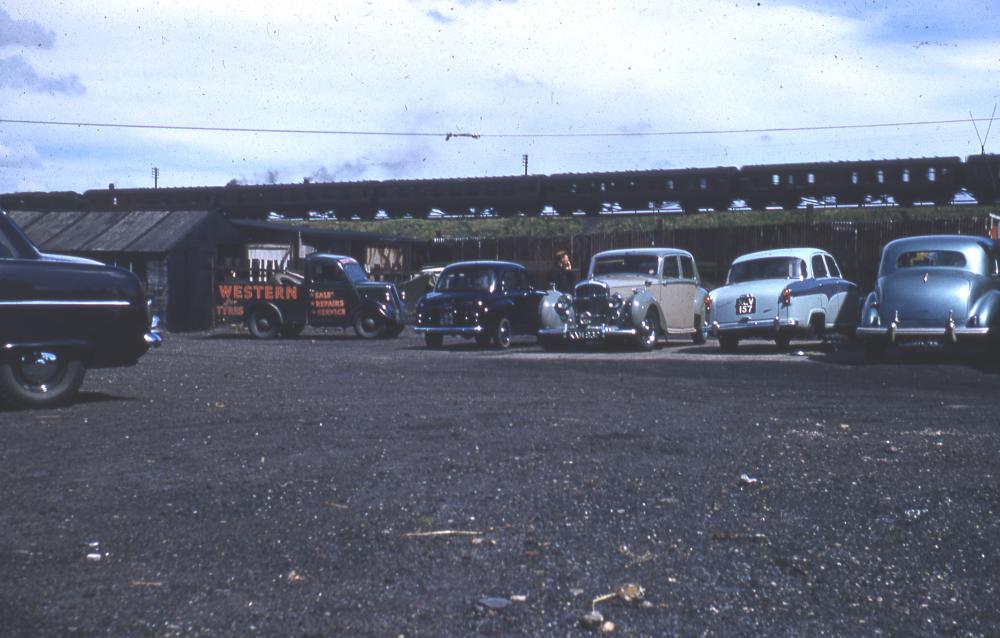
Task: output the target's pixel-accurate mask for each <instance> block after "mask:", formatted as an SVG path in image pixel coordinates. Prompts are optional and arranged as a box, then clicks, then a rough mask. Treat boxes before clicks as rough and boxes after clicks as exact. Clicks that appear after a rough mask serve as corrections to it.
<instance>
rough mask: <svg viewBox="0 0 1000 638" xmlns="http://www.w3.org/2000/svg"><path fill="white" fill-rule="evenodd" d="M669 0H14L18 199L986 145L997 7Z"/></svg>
mask: <svg viewBox="0 0 1000 638" xmlns="http://www.w3.org/2000/svg"><path fill="white" fill-rule="evenodd" d="M658 4H659V5H664V6H642V5H641V4H633V3H593V4H591V3H580V2H578V1H577V2H569V1H561V0H560V1H555V0H553V1H545V2H541V1H540V2H530V1H524V0H522V1H519V2H498V1H484V0H478V1H473V0H466V1H460V2H443V1H436V0H396V1H392V0H387V1H385V2H354V1H350V0H348V1H342V2H336V3H327V2H309V1H304V2H297V3H288V2H280V3H279V2H267V1H264V2H255V3H245V2H239V3H238V2H228V1H226V0H218V1H216V2H213V3H204V2H200V1H195V0H176V1H174V2H170V3H154V2H132V1H122V0H118V1H112V0H97V1H96V2H91V3H66V2H51V1H48V0H38V1H34V2H28V1H24V0H7V1H6V2H5V3H4V5H3V7H0V120H2V121H0V192H13V191H31V190H76V191H83V190H87V189H90V188H103V187H105V186H107V184H109V183H115V184H116V185H118V186H120V187H142V186H151V185H152V177H151V169H152V167H153V166H156V167H158V168H159V169H160V185H161V186H189V185H221V184H225V183H226V182H228V181H230V180H232V179H235V180H238V181H241V182H246V183H266V182H268V181H273V180H276V181H280V182H300V181H302V180H303V179H304V178H311V179H319V180H362V179H411V178H415V179H422V178H435V177H466V176H491V175H511V174H518V173H520V172H521V171H522V170H523V169H522V165H521V161H522V155H523V154H528V156H529V171H530V172H532V173H547V174H552V173H564V172H589V171H604V170H641V169H649V168H671V167H689V166H722V165H726V166H741V165H748V164H761V163H779V162H781V163H783V162H797V161H823V160H855V159H878V158H894V157H922V156H934V155H958V156H965V155H968V154H971V153H976V152H979V149H980V141H979V139H978V137H977V133H976V130H975V128H974V127H973V125H972V123H971V122H970V121H969V116H970V112H971V113H972V115H973V116H974V117H976V118H986V119H988V118H989V116H990V114H991V113H992V111H993V108H994V106H995V105H996V104H997V103H998V102H1000V30H998V29H996V28H995V25H996V24H1000V8H998V5H997V4H996V3H992V2H950V3H941V2H925V1H923V0H921V1H916V2H906V1H905V0H904V1H900V2H888V1H882V0H842V1H826V2H823V1H819V0H815V1H813V0H804V1H800V2H787V1H769V0H760V1H759V2H758V1H756V0H754V1H750V2H733V1H721V0H719V1H716V0H690V1H689V0H673V1H672V2H670V3H658ZM11 120H19V121H42V122H49V123H51V124H46V125H43V124H29V123H23V122H14V121H11ZM952 120H958V121H957V122H952V123H947V124H926V125H919V126H891V127H872V128H846V129H826V130H816V128H815V127H828V126H832V125H852V126H853V125H868V124H884V123H910V122H944V121H952ZM56 122H64V123H65V122H69V123H102V124H119V125H137V126H144V125H152V126H160V127H173V126H180V127H194V128H198V129H206V128H219V129H227V128H228V129H234V128H236V129H268V130H272V131H274V130H282V131H314V132H313V133H293V132H261V131H259V130H258V131H208V130H177V129H172V128H114V127H107V126H103V127H91V126H67V125H62V124H54V123H56ZM978 126H979V134H980V135H982V134H984V133H985V132H986V127H987V126H988V123H987V122H986V121H980V122H979V123H978ZM788 128H795V129H801V128H806V129H813V130H795V131H773V130H768V129H788ZM747 130H750V131H754V132H734V133H723V132H720V131H747ZM316 131H321V132H322V133H320V132H316ZM695 131H709V132H711V133H700V134H693V133H692V132H695ZM361 133H365V134H361ZM447 133H452V134H456V135H454V136H453V137H451V138H450V139H448V137H447ZM640 133H641V134H643V135H636V134H640ZM472 135H479V136H480V137H478V138H476V137H472ZM998 140H1000V125H998V126H995V127H994V128H993V130H991V133H990V138H989V140H988V141H987V151H992V152H1000V144H998V143H997V142H998Z"/></svg>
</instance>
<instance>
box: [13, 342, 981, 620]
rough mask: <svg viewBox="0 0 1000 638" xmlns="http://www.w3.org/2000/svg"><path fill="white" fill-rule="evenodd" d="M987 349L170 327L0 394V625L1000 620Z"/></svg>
mask: <svg viewBox="0 0 1000 638" xmlns="http://www.w3.org/2000/svg"><path fill="white" fill-rule="evenodd" d="M968 355H969V353H967V352H966V353H963V352H951V351H944V350H936V351H935V350H931V351H907V352H901V353H898V354H896V355H894V356H893V357H891V358H890V359H889V360H888V361H886V362H885V363H883V364H879V365H868V364H865V363H863V362H862V357H861V355H860V353H859V352H858V351H857V350H854V349H851V348H849V347H845V348H843V349H840V350H837V351H832V352H830V351H826V350H823V349H820V348H819V347H817V346H816V344H813V345H812V347H809V348H806V349H804V350H802V351H798V352H793V353H790V354H776V353H774V351H773V349H772V348H771V347H770V346H768V345H765V344H763V343H762V344H761V345H759V346H751V347H748V348H743V349H742V350H741V351H740V352H739V353H738V354H735V355H722V354H720V353H719V351H718V349H717V348H716V347H714V346H712V345H711V344H710V345H709V346H705V347H692V346H689V345H686V344H671V345H668V346H664V347H661V348H659V349H658V350H657V351H655V352H653V353H648V354H646V353H634V352H616V351H587V352H567V353H555V354H554V353H546V352H543V351H542V350H540V349H539V348H538V347H537V346H535V344H534V343H533V342H532V340H530V339H523V338H522V339H520V340H518V341H517V342H516V344H515V347H514V348H513V349H512V350H511V351H508V352H492V351H479V350H476V349H475V348H473V347H470V346H469V345H466V344H465V343H462V342H455V341H446V347H445V348H444V349H443V350H440V351H429V350H426V349H425V348H424V347H423V341H422V339H420V338H418V337H416V336H415V335H413V334H412V333H411V332H409V331H407V332H405V333H404V335H403V336H402V337H400V338H399V339H393V340H386V341H378V342H363V341H360V340H358V339H355V338H353V337H350V336H343V335H341V334H340V333H339V332H337V331H331V332H310V331H308V330H307V332H306V333H304V335H303V337H302V338H299V339H296V340H278V341H272V342H258V341H253V340H251V339H250V338H249V337H247V336H246V335H245V334H243V333H238V332H232V331H228V330H220V331H216V332H212V333H202V334H194V335H169V338H168V339H167V342H166V343H165V345H164V347H162V348H161V349H159V350H157V351H155V352H153V353H150V354H149V355H147V356H146V357H145V358H144V359H143V360H142V361H141V362H140V363H139V365H138V366H136V367H134V368H129V369H116V370H99V371H91V372H90V373H89V374H88V377H87V380H86V381H85V383H84V387H83V393H82V395H81V396H80V398H79V400H78V401H77V402H76V403H74V404H73V405H70V406H67V407H64V408H60V409H55V410H45V411H33V412H32V411H25V412H14V411H9V410H2V411H0V432H2V435H3V445H2V448H0V503H2V507H0V573H2V574H3V579H2V580H0V627H2V629H0V633H2V634H4V635H6V636H32V637H33V636H49V635H58V636H64V635H67V636H255V635H262V636H334V635H339V636H390V637H396V636H586V635H593V634H595V633H598V632H599V631H600V629H599V628H598V629H589V628H587V627H585V626H584V624H583V621H584V617H585V615H586V614H588V612H591V611H592V610H596V611H598V612H600V614H601V615H602V616H603V618H604V621H606V622H609V623H613V625H614V627H613V629H612V627H611V626H610V625H607V626H605V627H604V629H605V630H611V632H610V633H611V635H622V636H664V635H684V636H693V635H768V636H812V635H830V636H849V635H858V636H871V635H878V634H885V635H908V636H912V635H954V636H979V635H984V636H985V635H998V634H1000V611H998V607H997V602H996V601H997V596H998V593H1000V523H998V513H1000V489H998V486H1000V482H998V477H997V472H998V471H1000V470H998V468H1000V464H998V460H997V458H998V451H1000V436H998V418H997V414H998V407H1000V394H998V392H997V381H998V375H997V374H996V372H995V371H993V370H991V369H989V368H988V367H986V366H983V365H979V363H977V359H976V358H975V357H970V356H968ZM630 585H635V586H636V587H631V586H630ZM638 587H641V588H642V589H643V591H644V596H643V597H642V598H641V599H639V600H634V599H633V600H627V598H630V596H627V595H622V594H635V593H636V590H637V588H638ZM605 594H611V596H608V597H606V599H604V600H600V601H599V602H597V603H596V604H595V603H594V602H593V601H594V600H595V599H598V598H600V597H602V596H604V595H605Z"/></svg>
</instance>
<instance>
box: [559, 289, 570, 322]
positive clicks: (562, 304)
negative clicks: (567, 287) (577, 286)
mask: <svg viewBox="0 0 1000 638" xmlns="http://www.w3.org/2000/svg"><path fill="white" fill-rule="evenodd" d="M572 307H573V300H572V299H570V298H569V297H567V296H566V295H563V296H562V297H559V300H558V301H556V305H555V308H556V314H558V315H559V316H560V317H561V318H562V319H563V320H565V319H566V317H567V316H568V315H569V309H570V308H572Z"/></svg>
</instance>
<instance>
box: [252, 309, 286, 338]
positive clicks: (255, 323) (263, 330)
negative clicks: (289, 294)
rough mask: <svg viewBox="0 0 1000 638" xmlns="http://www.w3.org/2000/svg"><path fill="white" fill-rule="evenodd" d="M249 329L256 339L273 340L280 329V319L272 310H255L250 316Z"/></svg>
mask: <svg viewBox="0 0 1000 638" xmlns="http://www.w3.org/2000/svg"><path fill="white" fill-rule="evenodd" d="M249 328H250V334H252V335H253V336H254V337H256V338H258V339H274V338H275V337H277V336H278V332H279V330H280V329H281V319H280V318H278V313H276V312H275V311H274V309H273V308H257V309H256V310H254V311H253V314H251V315H250V323H249Z"/></svg>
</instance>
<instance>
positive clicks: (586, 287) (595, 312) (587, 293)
mask: <svg viewBox="0 0 1000 638" xmlns="http://www.w3.org/2000/svg"><path fill="white" fill-rule="evenodd" d="M573 312H574V313H575V314H576V316H577V317H582V316H583V314H584V313H590V317H591V323H604V322H605V320H606V317H605V316H606V314H607V312H608V287H607V286H605V285H604V284H602V283H582V284H580V285H579V286H577V287H576V290H575V291H574V295H573Z"/></svg>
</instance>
